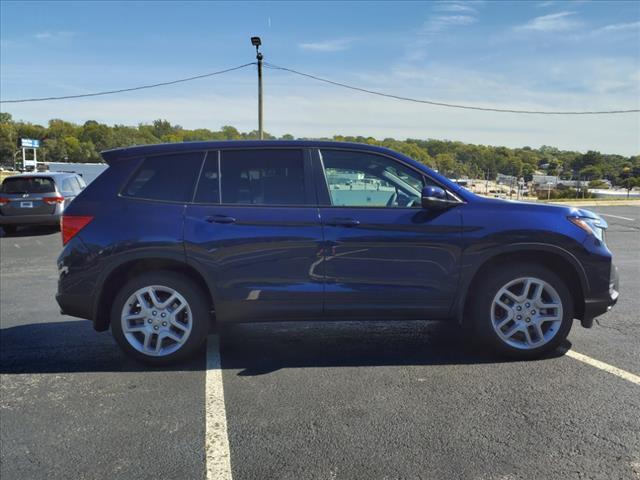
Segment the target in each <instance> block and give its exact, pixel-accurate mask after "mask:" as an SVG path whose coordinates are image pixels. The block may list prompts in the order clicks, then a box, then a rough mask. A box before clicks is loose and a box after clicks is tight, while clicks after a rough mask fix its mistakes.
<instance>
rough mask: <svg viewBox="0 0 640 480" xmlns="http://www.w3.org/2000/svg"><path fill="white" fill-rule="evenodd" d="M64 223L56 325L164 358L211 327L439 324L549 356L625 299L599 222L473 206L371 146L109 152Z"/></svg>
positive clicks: (463, 193) (574, 213) (522, 208)
mask: <svg viewBox="0 0 640 480" xmlns="http://www.w3.org/2000/svg"><path fill="white" fill-rule="evenodd" d="M103 157H104V159H105V161H106V162H107V163H108V164H109V165H110V167H109V168H108V169H107V171H106V172H104V173H103V174H102V175H101V176H100V177H98V179H96V180H95V181H94V182H93V183H92V184H91V185H90V186H89V187H88V188H87V189H86V190H85V191H83V192H82V193H81V194H80V195H79V196H78V198H77V199H76V200H75V201H74V202H73V203H72V204H71V205H70V206H69V208H68V209H67V211H66V212H65V215H64V217H63V221H62V236H63V243H64V245H65V247H64V250H63V251H62V253H61V255H60V257H59V259H58V268H59V272H60V279H59V285H58V294H57V300H58V303H59V304H60V307H61V309H62V312H63V313H66V314H68V315H73V316H77V317H82V318H86V319H90V320H92V321H93V324H94V327H95V329H96V330H99V331H102V330H107V329H108V328H109V327H111V330H112V332H113V335H114V337H115V338H116V340H117V342H118V343H119V344H120V346H121V347H122V348H123V349H124V350H125V351H126V352H127V353H129V354H131V355H133V356H134V357H135V358H137V359H140V360H143V361H147V362H150V363H167V362H170V361H175V360H177V359H180V358H183V357H185V356H187V355H189V354H191V353H193V352H194V351H196V349H198V348H199V347H200V345H201V344H202V342H203V341H204V340H205V337H206V335H207V332H208V330H209V325H210V322H212V321H214V320H215V321H217V322H220V323H221V324H224V323H231V322H263V321H283V320H342V319H391V320H393V319H402V320H406V319H433V320H435V319H442V320H444V319H449V320H451V321H455V322H460V323H462V324H464V326H465V327H467V328H470V329H473V331H474V332H475V335H476V336H477V338H479V339H481V340H482V341H484V342H485V343H486V345H487V346H488V347H489V348H490V349H493V350H494V351H496V352H500V353H503V354H510V355H512V356H515V357H519V358H532V357H537V356H540V355H542V354H543V353H545V352H547V351H549V350H551V349H554V348H556V347H557V346H558V344H559V343H560V342H561V341H562V340H563V339H564V338H565V337H566V336H567V334H568V332H569V329H570V328H571V325H572V323H573V320H574V319H580V320H581V322H582V325H583V326H585V327H590V326H591V325H592V322H593V319H594V317H596V316H598V315H601V314H603V313H604V312H606V311H607V310H608V309H609V308H610V307H611V306H612V305H613V304H615V302H616V300H617V296H618V285H617V275H616V269H615V268H614V266H613V265H612V261H611V252H610V251H609V250H608V249H607V246H606V244H605V238H604V231H605V229H606V227H607V225H606V223H605V222H604V220H602V219H601V218H600V217H598V216H597V215H595V214H594V213H591V212H589V211H586V210H578V209H574V208H569V207H558V206H550V205H539V204H533V203H517V202H508V201H502V200H496V199H488V198H483V197H479V196H477V195H474V194H472V193H470V192H469V191H467V190H465V189H463V188H462V187H459V186H458V185H456V184H455V183H452V182H450V181H449V180H447V179H446V178H444V177H442V176H440V175H438V174H437V173H435V172H433V171H432V170H430V169H429V168H426V167H425V166H424V165H421V164H419V163H417V162H415V161H414V160H412V159H410V158H407V157H405V156H404V155H401V154H399V153H396V152H393V151H390V150H387V149H384V148H378V147H374V146H368V145H359V144H347V143H329V142H311V141H309V142H277V141H269V142H207V143H182V144H171V145H154V146H142V147H132V148H125V149H119V150H111V151H107V152H104V153H103Z"/></svg>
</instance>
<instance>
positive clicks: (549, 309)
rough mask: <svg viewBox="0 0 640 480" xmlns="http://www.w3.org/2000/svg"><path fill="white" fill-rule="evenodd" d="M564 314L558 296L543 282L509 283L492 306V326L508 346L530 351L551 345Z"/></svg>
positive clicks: (524, 280) (519, 280)
mask: <svg viewBox="0 0 640 480" xmlns="http://www.w3.org/2000/svg"><path fill="white" fill-rule="evenodd" d="M562 318H563V310H562V300H561V298H560V295H558V292H557V291H556V290H555V289H554V288H553V287H552V286H551V285H550V284H549V283H548V282H545V281H544V280H541V279H539V278H534V277H522V278H517V279H515V280H512V281H510V282H509V283H507V284H506V285H504V286H503V287H502V288H501V289H500V290H499V291H498V293H497V294H496V296H495V297H494V299H493V302H492V304H491V325H492V326H493V329H494V331H495V332H496V334H497V335H498V337H499V338H500V340H502V341H503V342H504V343H506V344H507V345H509V346H511V347H514V348H517V349H521V350H531V349H534V348H538V347H541V346H542V345H545V344H547V343H548V342H550V341H551V340H552V339H553V338H554V337H555V336H556V334H557V333H558V331H559V330H560V326H561V324H562Z"/></svg>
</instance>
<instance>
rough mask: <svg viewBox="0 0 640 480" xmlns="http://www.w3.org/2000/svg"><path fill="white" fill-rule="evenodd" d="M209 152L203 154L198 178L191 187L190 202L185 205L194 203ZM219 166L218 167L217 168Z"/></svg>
mask: <svg viewBox="0 0 640 480" xmlns="http://www.w3.org/2000/svg"><path fill="white" fill-rule="evenodd" d="M209 153H210V151H206V152H204V158H203V159H202V163H201V164H200V170H198V176H197V177H196V182H195V184H194V186H193V192H191V201H190V202H187V203H196V195H197V193H198V187H199V186H200V179H201V178H202V171H203V170H204V164H205V163H206V162H207V158H208V157H209ZM219 167H220V165H218V168H219Z"/></svg>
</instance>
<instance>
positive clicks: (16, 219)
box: [0, 214, 60, 225]
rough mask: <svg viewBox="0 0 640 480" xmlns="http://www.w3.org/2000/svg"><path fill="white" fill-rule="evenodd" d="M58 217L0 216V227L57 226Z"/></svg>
mask: <svg viewBox="0 0 640 480" xmlns="http://www.w3.org/2000/svg"><path fill="white" fill-rule="evenodd" d="M59 224H60V215H59V214H53V215H0V225H59Z"/></svg>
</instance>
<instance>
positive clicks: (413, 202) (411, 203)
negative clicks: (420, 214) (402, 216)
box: [406, 197, 418, 207]
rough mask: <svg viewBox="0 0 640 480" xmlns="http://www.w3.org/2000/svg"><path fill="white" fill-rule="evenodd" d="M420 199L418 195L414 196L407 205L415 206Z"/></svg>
mask: <svg viewBox="0 0 640 480" xmlns="http://www.w3.org/2000/svg"><path fill="white" fill-rule="evenodd" d="M417 201H418V199H417V198H416V197H414V198H412V199H411V200H409V203H407V205H406V206H407V207H413V206H414V205H415V204H416V202H417Z"/></svg>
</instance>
